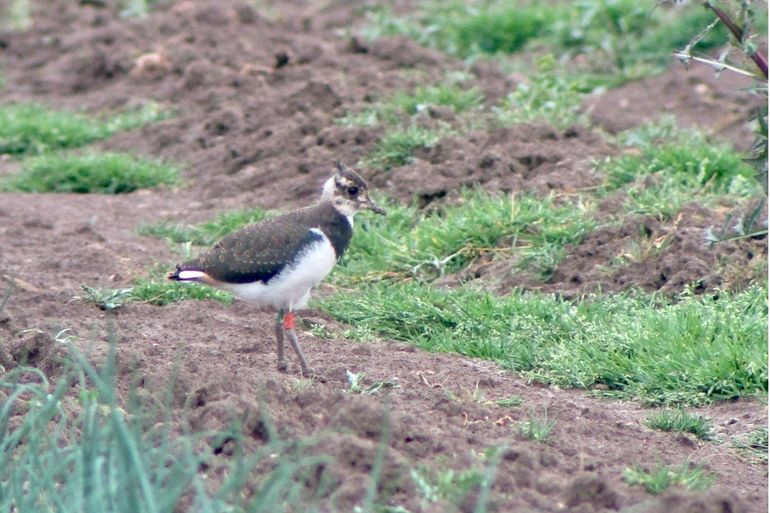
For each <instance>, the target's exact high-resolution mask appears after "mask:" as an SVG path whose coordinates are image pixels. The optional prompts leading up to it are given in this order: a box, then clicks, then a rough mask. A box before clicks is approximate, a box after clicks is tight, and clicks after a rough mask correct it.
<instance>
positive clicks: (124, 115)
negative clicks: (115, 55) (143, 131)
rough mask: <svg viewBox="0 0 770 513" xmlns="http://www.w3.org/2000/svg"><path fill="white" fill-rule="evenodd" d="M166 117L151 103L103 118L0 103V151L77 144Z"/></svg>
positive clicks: (34, 150)
mask: <svg viewBox="0 0 770 513" xmlns="http://www.w3.org/2000/svg"><path fill="white" fill-rule="evenodd" d="M166 117H168V112H166V111H164V110H162V109H160V107H159V106H158V105H157V104H154V103H150V104H147V105H145V106H144V107H142V108H139V109H136V110H128V111H124V112H121V113H118V114H115V115H114V116H112V117H110V118H107V119H106V120H100V119H97V118H94V117H91V116H87V115H85V114H76V113H73V112H67V111H57V110H53V109H49V108H48V107H44V106H42V105H38V104H13V105H3V106H0V154H4V153H5V154H10V155H22V154H40V153H44V152H47V151H51V150H58V149H68V148H77V147H81V146H85V145H87V144H89V143H92V142H94V141H96V140H98V139H103V138H105V137H109V136H110V135H112V134H113V133H115V132H118V131H122V130H130V129H133V128H137V127H139V126H142V125H145V124H148V123H152V122H154V121H158V120H161V119H164V118H166Z"/></svg>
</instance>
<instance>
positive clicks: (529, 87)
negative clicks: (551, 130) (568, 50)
mask: <svg viewBox="0 0 770 513" xmlns="http://www.w3.org/2000/svg"><path fill="white" fill-rule="evenodd" d="M537 66H538V70H537V73H535V74H534V76H533V77H532V79H531V82H530V83H520V84H518V85H517V86H516V90H515V91H513V92H512V93H509V94H508V96H506V98H505V99H504V100H503V101H502V103H501V104H500V105H499V106H495V107H493V111H494V112H495V114H496V116H497V119H498V121H499V122H500V123H502V124H504V125H512V124H516V123H524V122H527V121H534V120H543V121H548V122H549V123H551V124H552V125H554V126H556V127H560V128H564V127H567V126H570V125H574V124H576V123H581V122H583V121H584V120H583V116H582V115H581V114H580V106H581V104H582V101H583V96H584V94H583V93H582V92H581V85H580V83H579V82H576V81H575V80H574V79H570V78H567V77H566V76H565V75H564V73H563V72H562V71H561V70H559V69H557V66H556V60H555V59H554V57H553V56H552V55H546V56H544V57H541V58H540V60H539V61H538V65H537Z"/></svg>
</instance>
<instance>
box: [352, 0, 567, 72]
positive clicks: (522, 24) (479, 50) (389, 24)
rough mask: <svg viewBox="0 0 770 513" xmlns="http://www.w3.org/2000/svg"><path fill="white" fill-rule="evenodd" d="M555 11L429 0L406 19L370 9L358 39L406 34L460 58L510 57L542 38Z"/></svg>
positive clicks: (497, 3)
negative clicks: (481, 56)
mask: <svg viewBox="0 0 770 513" xmlns="http://www.w3.org/2000/svg"><path fill="white" fill-rule="evenodd" d="M560 12H561V11H560V9H558V8H556V7H553V6H551V7H549V8H548V9H542V8H541V7H539V6H536V5H531V6H525V5H516V4H515V3H512V2H503V1H491V2H483V3H480V4H479V3H474V4H469V3H466V2H460V1H451V2H437V1H434V2H427V3H426V4H424V5H423V7H422V9H420V10H419V11H418V12H417V13H415V14H413V15H411V16H410V17H408V18H399V17H395V16H393V15H392V13H391V12H390V11H389V10H388V9H379V10H376V11H373V12H372V13H371V14H370V16H369V24H368V26H367V27H366V28H365V29H364V35H365V36H366V37H367V38H369V39H376V38H379V37H383V36H407V37H410V38H412V39H414V40H416V41H417V42H418V43H420V44H421V45H424V46H428V47H431V48H437V49H440V50H443V51H445V52H447V53H450V54H452V55H456V56H459V57H463V58H465V57H470V56H474V55H479V54H485V55H493V54H510V53H514V52H516V51H518V50H520V49H521V48H523V47H524V45H525V44H526V43H527V42H528V41H530V40H532V39H534V38H536V37H538V36H541V35H543V34H544V33H545V32H546V31H547V27H548V26H549V25H550V24H551V23H552V22H553V21H554V20H555V19H556V18H558V17H559V16H560Z"/></svg>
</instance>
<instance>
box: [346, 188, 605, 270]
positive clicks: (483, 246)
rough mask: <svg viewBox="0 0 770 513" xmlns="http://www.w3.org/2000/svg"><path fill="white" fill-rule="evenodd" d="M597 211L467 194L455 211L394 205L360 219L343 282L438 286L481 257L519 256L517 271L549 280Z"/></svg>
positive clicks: (571, 204)
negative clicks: (385, 211)
mask: <svg viewBox="0 0 770 513" xmlns="http://www.w3.org/2000/svg"><path fill="white" fill-rule="evenodd" d="M592 209H593V206H592V205H589V204H584V203H582V202H581V201H580V200H577V201H574V202H568V201H560V200H559V199H558V198H556V197H555V196H549V197H546V198H536V197H533V196H520V197H518V196H512V195H502V194H490V193H487V192H484V191H478V190H475V191H474V190H466V191H463V192H462V196H461V198H460V201H459V203H458V204H457V205H453V206H447V207H444V208H442V209H441V210H437V211H431V212H420V211H418V210H417V208H416V207H403V206H399V205H388V215H387V216H385V217H380V218H378V219H374V218H373V216H367V217H363V216H362V217H361V218H360V221H359V220H357V221H356V222H357V226H356V235H355V237H353V240H352V241H351V248H350V252H349V256H348V257H346V259H345V260H344V261H343V265H342V267H343V268H344V272H337V273H335V280H337V281H338V282H339V283H347V284H357V283H361V282H368V281H380V280H417V281H432V280H435V279H437V278H440V277H442V276H445V275H446V274H450V273H454V272H457V271H459V270H461V269H463V268H465V267H467V266H468V265H470V264H471V263H473V262H474V261H476V260H477V259H479V258H480V257H494V256H495V255H497V254H505V255H511V254H513V255H516V256H517V260H516V268H517V269H521V270H524V269H526V270H529V271H532V272H534V273H536V274H537V275H539V276H541V277H543V278H547V277H548V276H549V275H550V274H551V273H552V272H553V269H554V267H555V265H556V264H558V262H559V261H560V259H561V258H562V256H563V254H564V247H565V246H566V245H567V244H573V243H577V242H579V241H580V240H581V239H582V237H583V236H584V235H585V234H586V233H588V232H589V231H590V230H592V229H593V228H594V226H595V220H593V219H592V218H591V216H590V212H591V211H592Z"/></svg>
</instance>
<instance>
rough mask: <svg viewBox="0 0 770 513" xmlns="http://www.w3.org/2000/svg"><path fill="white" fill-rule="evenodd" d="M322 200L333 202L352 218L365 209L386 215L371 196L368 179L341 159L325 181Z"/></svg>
mask: <svg viewBox="0 0 770 513" xmlns="http://www.w3.org/2000/svg"><path fill="white" fill-rule="evenodd" d="M321 201H329V202H331V203H332V205H334V208H336V209H337V211H338V212H340V213H341V214H343V215H346V216H348V217H349V218H351V219H352V217H353V216H354V215H355V214H356V212H359V211H360V210H364V209H369V210H372V211H373V212H376V213H377V214H381V215H385V209H384V208H382V207H381V206H379V205H378V204H377V203H375V202H374V201H372V198H370V197H369V187H368V186H367V185H366V181H365V180H364V179H363V178H361V176H359V175H358V173H356V172H355V171H353V170H352V169H350V168H349V167H347V166H345V164H343V163H342V162H341V161H337V162H336V164H335V170H334V174H333V175H332V176H331V178H329V179H328V180H326V183H324V187H323V192H322V193H321Z"/></svg>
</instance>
